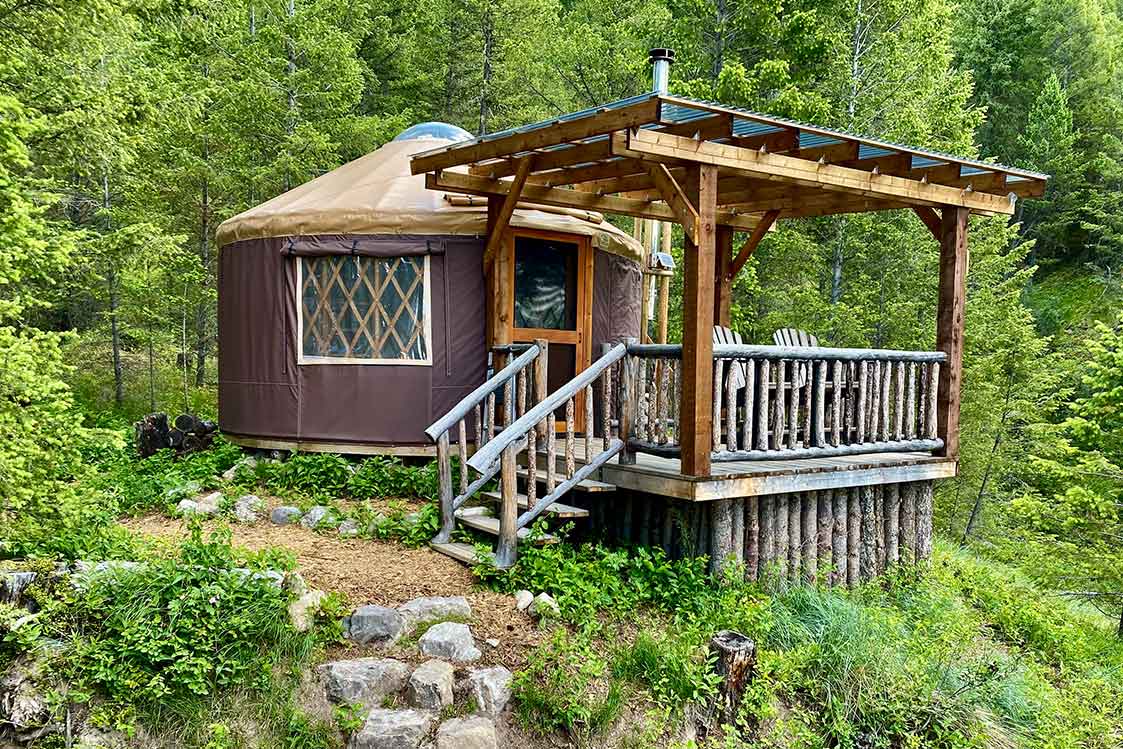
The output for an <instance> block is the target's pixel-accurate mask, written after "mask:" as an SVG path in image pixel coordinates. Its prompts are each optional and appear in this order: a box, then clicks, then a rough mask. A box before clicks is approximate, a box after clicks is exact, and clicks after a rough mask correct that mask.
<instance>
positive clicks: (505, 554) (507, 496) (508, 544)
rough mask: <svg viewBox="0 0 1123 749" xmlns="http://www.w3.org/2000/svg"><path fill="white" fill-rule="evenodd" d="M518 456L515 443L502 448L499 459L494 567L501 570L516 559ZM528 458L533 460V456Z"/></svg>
mask: <svg viewBox="0 0 1123 749" xmlns="http://www.w3.org/2000/svg"><path fill="white" fill-rule="evenodd" d="M518 454H519V448H518V446H517V443H512V444H510V445H508V446H507V447H506V448H504V450H503V457H502V458H500V460H501V463H500V468H499V491H500V496H501V498H502V502H501V504H500V506H499V543H498V544H497V545H496V547H495V566H496V567H498V568H499V569H501V570H503V569H507V568H508V567H510V566H512V565H513V564H514V563H515V560H516V559H517V558H518V551H517V549H516V545H517V544H518V520H519V506H518V491H519V488H518V482H517V480H516V474H515V471H516V469H517V463H518V460H517V458H518ZM528 458H529V459H530V460H534V458H535V456H533V455H532V456H528Z"/></svg>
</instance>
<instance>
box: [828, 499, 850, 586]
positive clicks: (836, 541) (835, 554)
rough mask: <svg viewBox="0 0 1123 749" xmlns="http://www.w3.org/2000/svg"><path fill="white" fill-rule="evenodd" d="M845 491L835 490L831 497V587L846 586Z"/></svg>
mask: <svg viewBox="0 0 1123 749" xmlns="http://www.w3.org/2000/svg"><path fill="white" fill-rule="evenodd" d="M846 495H847V490H846V489H835V490H834V492H833V495H832V497H831V562H832V569H831V586H832V587H833V586H835V585H845V584H846V566H847V561H846V552H847V549H846V537H847V534H846V521H847V502H846Z"/></svg>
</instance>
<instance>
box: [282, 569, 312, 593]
mask: <svg viewBox="0 0 1123 749" xmlns="http://www.w3.org/2000/svg"><path fill="white" fill-rule="evenodd" d="M281 590H283V591H285V592H286V593H291V594H292V595H294V596H297V597H300V596H302V595H304V594H305V593H307V592H308V591H309V587H308V583H306V582H304V576H303V575H301V574H300V573H299V572H297V571H296V570H290V571H288V572H286V573H285V576H284V577H283V578H281Z"/></svg>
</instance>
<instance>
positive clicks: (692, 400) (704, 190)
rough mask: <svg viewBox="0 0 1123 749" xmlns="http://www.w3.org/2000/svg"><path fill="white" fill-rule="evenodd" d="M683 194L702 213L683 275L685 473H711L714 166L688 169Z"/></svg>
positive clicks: (688, 245) (681, 404)
mask: <svg viewBox="0 0 1123 749" xmlns="http://www.w3.org/2000/svg"><path fill="white" fill-rule="evenodd" d="M683 189H684V191H685V193H686V196H687V198H688V199H689V200H690V202H691V204H693V205H694V206H695V207H696V208H697V209H698V224H699V231H698V243H697V244H696V245H695V244H694V243H692V242H690V240H689V239H687V241H686V247H685V250H684V253H683V254H684V255H685V263H684V270H683V295H682V306H683V315H682V319H683V325H682V379H683V386H682V397H681V400H680V401H679V415H680V416H679V419H680V425H681V428H682V436H681V444H682V468H681V470H682V473H683V474H684V475H686V476H707V475H709V473H710V452H711V450H712V449H713V445H712V444H711V439H712V437H713V435H712V433H711V421H710V420H711V419H712V418H713V414H712V412H711V405H712V404H711V403H710V402H709V399H710V398H711V397H712V392H713V378H714V360H713V353H714V344H713V327H714V287H713V283H712V279H713V277H714V255H715V252H716V244H717V224H716V217H715V213H716V211H717V169H716V168H715V167H713V166H710V165H701V166H691V167H690V168H688V169H687V173H686V179H685V181H684V185H683Z"/></svg>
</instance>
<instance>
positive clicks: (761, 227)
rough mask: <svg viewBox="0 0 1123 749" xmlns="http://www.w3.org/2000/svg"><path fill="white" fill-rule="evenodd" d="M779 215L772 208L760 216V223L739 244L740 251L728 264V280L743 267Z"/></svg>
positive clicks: (778, 212)
mask: <svg viewBox="0 0 1123 749" xmlns="http://www.w3.org/2000/svg"><path fill="white" fill-rule="evenodd" d="M779 217H780V211H779V210H777V209H773V210H771V211H768V212H766V213H765V214H764V218H762V219H761V220H760V223H759V224H757V225H756V228H755V229H753V233H752V234H750V235H749V238H748V239H747V240H745V244H743V245H741V250H740V252H738V253H737V257H736V259H734V261H733V264H732V265H730V266H729V273H728V274H727V275H726V278H727V279H728V280H730V281H732V280H733V279H734V278H736V277H737V274H738V273H740V272H741V269H742V268H744V267H745V263H747V262H749V258H750V257H752V256H753V253H754V252H756V248H757V245H759V244H760V240H762V239H764V235H765V234H767V233H768V230H769V229H771V228H772V224H774V223H776V219H777V218H779Z"/></svg>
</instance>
